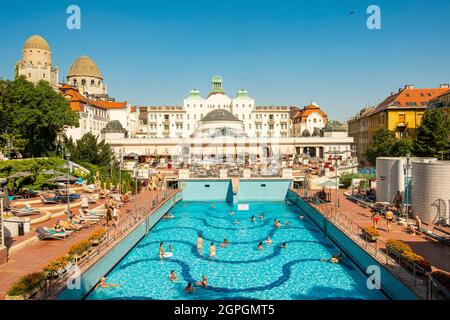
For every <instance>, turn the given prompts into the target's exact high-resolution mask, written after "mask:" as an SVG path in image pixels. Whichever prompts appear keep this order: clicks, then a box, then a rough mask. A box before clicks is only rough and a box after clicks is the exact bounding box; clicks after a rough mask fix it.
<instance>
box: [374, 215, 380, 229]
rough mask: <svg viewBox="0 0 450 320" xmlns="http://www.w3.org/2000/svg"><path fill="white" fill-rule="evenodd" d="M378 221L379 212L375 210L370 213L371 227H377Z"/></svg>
mask: <svg viewBox="0 0 450 320" xmlns="http://www.w3.org/2000/svg"><path fill="white" fill-rule="evenodd" d="M378 221H380V214H379V213H378V212H375V213H374V214H373V215H372V222H373V227H374V228H375V229H377V228H378Z"/></svg>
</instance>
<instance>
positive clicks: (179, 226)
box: [87, 201, 386, 300]
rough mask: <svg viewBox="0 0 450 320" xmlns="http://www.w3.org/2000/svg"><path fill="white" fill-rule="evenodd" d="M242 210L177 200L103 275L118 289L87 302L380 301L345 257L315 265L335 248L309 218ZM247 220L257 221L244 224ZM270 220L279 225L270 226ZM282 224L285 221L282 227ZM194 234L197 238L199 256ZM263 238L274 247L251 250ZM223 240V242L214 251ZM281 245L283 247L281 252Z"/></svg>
mask: <svg viewBox="0 0 450 320" xmlns="http://www.w3.org/2000/svg"><path fill="white" fill-rule="evenodd" d="M249 209H250V210H249V211H238V210H237V206H236V205H232V204H229V203H226V202H215V203H211V202H186V201H180V202H178V204H176V205H175V206H174V207H173V208H172V209H171V210H170V212H171V213H173V215H174V216H175V218H174V219H172V220H161V221H160V222H159V223H158V224H156V225H155V227H154V228H153V229H152V230H151V231H150V233H149V236H148V237H144V238H143V239H142V240H141V241H140V242H139V243H138V244H137V246H136V247H134V248H133V249H132V250H131V251H130V252H129V253H128V254H127V255H126V256H125V257H124V258H123V259H122V260H121V261H120V263H119V264H117V265H116V266H115V267H114V268H113V269H112V270H111V272H110V273H109V274H108V275H107V278H108V282H109V283H115V284H118V285H119V287H117V288H99V289H96V290H94V291H92V292H91V293H90V294H89V295H88V297H87V299H90V300H99V299H102V300H103V299H164V300H167V299H173V300H178V299H192V300H194V299H202V300H204V299H278V300H292V299H296V300H297V299H369V300H370V299H386V297H385V296H384V295H383V293H382V292H380V291H379V290H369V289H368V288H367V287H366V276H365V275H364V274H363V273H362V272H361V270H359V269H358V268H357V267H356V266H355V265H354V264H353V263H352V262H351V261H350V260H349V259H348V258H347V257H346V258H345V259H344V262H343V263H342V264H332V263H328V262H321V261H320V259H322V258H329V257H331V256H332V255H333V254H336V253H338V252H340V250H339V249H338V248H337V247H336V246H335V245H334V244H333V243H332V242H331V241H330V240H328V239H325V237H324V235H323V234H322V232H321V231H320V229H319V228H317V226H316V225H315V224H314V223H313V222H312V221H311V220H310V219H308V217H306V220H303V221H302V220H300V219H299V215H300V214H301V213H302V209H300V208H299V207H298V206H296V205H290V204H288V203H286V202H250V203H249ZM231 210H234V211H235V215H234V216H231V215H230V211H231ZM261 212H263V213H264V216H265V218H264V220H263V221H261V220H260V218H259V215H260V213H261ZM253 215H254V216H255V217H256V218H257V220H256V222H252V221H251V217H252V216H253ZM235 219H237V220H238V221H239V224H234V223H233V222H234V220H235ZM274 219H278V220H281V221H282V223H283V226H282V227H281V228H279V229H277V228H275V226H274V225H273V220H274ZM286 221H288V222H289V223H290V224H288V225H284V223H285V222H286ZM198 234H202V235H203V238H204V249H203V252H202V253H201V254H199V253H198V252H197V248H196V240H197V235H198ZM268 235H270V236H271V239H272V240H273V243H272V244H271V245H270V246H268V245H266V244H264V249H263V250H262V251H259V250H257V245H258V242H260V241H264V240H265V239H266V238H267V236H268ZM224 238H227V239H228V240H229V241H230V245H229V246H228V247H227V248H220V247H219V246H218V244H219V243H220V242H222V241H223V239H224ZM160 241H163V242H164V244H165V250H166V251H167V250H168V246H169V244H172V245H173V248H174V251H173V253H174V254H173V257H172V258H168V259H165V260H160V259H159V257H158V248H159V243H160ZM211 242H214V243H215V244H216V246H217V257H216V258H210V257H209V245H210V243H211ZM283 242H286V243H287V248H285V249H282V248H281V247H280V244H281V243H283ZM171 270H175V271H176V272H177V274H178V277H179V280H178V282H177V283H172V282H171V281H170V280H169V279H168V276H169V273H170V271H171ZM202 275H205V276H206V277H207V279H208V287H207V288H206V289H202V288H197V289H196V291H195V292H194V293H192V294H185V293H184V288H185V286H186V284H187V282H192V283H195V282H196V281H197V280H200V279H201V277H202Z"/></svg>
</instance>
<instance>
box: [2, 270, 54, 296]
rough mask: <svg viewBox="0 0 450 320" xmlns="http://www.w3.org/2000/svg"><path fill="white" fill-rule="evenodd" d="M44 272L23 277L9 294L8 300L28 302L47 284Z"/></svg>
mask: <svg viewBox="0 0 450 320" xmlns="http://www.w3.org/2000/svg"><path fill="white" fill-rule="evenodd" d="M45 278H46V275H45V273H44V272H35V273H31V274H29V275H26V276H23V277H22V278H20V279H19V281H17V282H16V283H15V284H14V285H13V286H12V287H11V288H10V289H9V290H8V292H7V294H6V297H5V299H6V300H27V299H29V298H30V297H32V296H33V295H35V294H36V293H37V292H38V291H39V290H41V289H42V288H43V286H44V284H45Z"/></svg>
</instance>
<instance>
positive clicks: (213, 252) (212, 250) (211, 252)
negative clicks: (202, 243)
mask: <svg viewBox="0 0 450 320" xmlns="http://www.w3.org/2000/svg"><path fill="white" fill-rule="evenodd" d="M209 256H210V257H211V258H213V257H215V256H216V246H215V245H214V243H213V242H211V245H210V246H209Z"/></svg>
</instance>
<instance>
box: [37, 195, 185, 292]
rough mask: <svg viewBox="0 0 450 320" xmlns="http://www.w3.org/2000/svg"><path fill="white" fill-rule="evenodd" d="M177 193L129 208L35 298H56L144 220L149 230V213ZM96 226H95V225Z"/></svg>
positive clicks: (46, 283)
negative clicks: (68, 284) (82, 271)
mask: <svg viewBox="0 0 450 320" xmlns="http://www.w3.org/2000/svg"><path fill="white" fill-rule="evenodd" d="M174 194H176V191H175V190H171V191H164V192H162V193H161V194H160V195H156V196H154V197H153V198H151V199H148V200H146V201H143V202H142V203H139V204H137V203H136V201H137V200H136V199H134V200H133V201H135V203H136V208H135V212H131V211H132V210H131V209H128V210H127V214H126V215H124V217H122V218H121V219H119V221H118V223H117V225H116V226H115V227H110V228H109V229H108V230H107V231H106V235H105V238H104V240H103V241H102V242H101V243H99V244H98V245H97V246H92V247H91V248H90V250H88V252H86V255H85V256H83V257H82V258H80V259H77V260H76V261H75V262H74V264H73V265H71V266H68V267H67V268H65V269H64V270H61V272H60V273H58V275H57V276H56V277H54V278H53V279H47V280H46V281H45V285H44V286H43V288H42V290H41V291H40V292H38V293H37V294H36V295H35V296H34V299H54V298H56V297H57V295H58V294H59V293H61V292H62V290H64V288H66V286H67V283H68V282H69V281H70V280H71V279H74V278H75V277H76V276H77V272H78V270H80V269H81V268H83V267H85V266H87V265H88V264H90V263H91V262H92V260H93V259H95V258H99V257H100V256H101V255H102V254H103V253H105V252H107V251H109V250H110V248H111V247H113V246H114V245H115V244H116V242H117V241H118V240H120V239H122V238H123V237H125V236H126V235H128V234H129V233H130V232H131V231H132V230H134V229H135V228H136V227H137V226H138V225H140V224H141V223H143V222H144V220H145V223H146V232H148V228H149V226H148V224H147V223H148V219H146V218H148V216H149V213H150V212H151V211H152V210H153V209H155V208H156V207H157V206H158V205H159V204H162V203H163V202H164V201H165V200H166V199H168V198H169V197H170V196H172V195H174ZM174 203H175V202H174ZM94 228H95V227H94Z"/></svg>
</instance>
